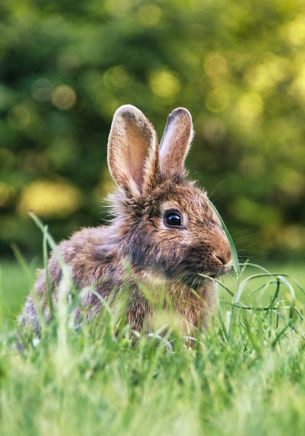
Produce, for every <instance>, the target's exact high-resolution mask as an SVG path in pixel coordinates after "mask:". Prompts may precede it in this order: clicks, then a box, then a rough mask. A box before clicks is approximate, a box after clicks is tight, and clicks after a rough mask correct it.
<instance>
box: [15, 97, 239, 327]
mask: <svg viewBox="0 0 305 436" xmlns="http://www.w3.org/2000/svg"><path fill="white" fill-rule="evenodd" d="M192 135H193V127H192V119H191V115H190V113H189V112H188V111H187V110H186V109H183V108H178V109H175V110H174V111H173V112H172V113H171V114H170V115H169V117H168V121H167V125H166V128H165V132H164V135H163V138H162V140H161V144H160V146H158V143H157V136H156V133H155V130H154V128H153V127H152V125H151V124H150V122H149V121H148V120H147V119H146V117H145V116H144V115H143V114H142V112H141V111H139V109H137V108H135V107H133V106H131V105H125V106H122V107H121V108H119V109H118V110H117V112H116V113H115V115H114V119H113V123H112V127H111V131H110V135H109V142H108V165H109V169H110V172H111V175H112V177H113V179H114V180H115V182H116V183H117V185H118V188H117V190H116V192H115V193H114V194H112V195H111V197H110V201H111V204H112V210H113V214H114V219H113V221H112V223H111V224H110V225H109V226H101V227H96V228H85V229H82V230H80V231H78V232H76V233H75V234H74V235H72V237H71V238H70V239H69V240H67V241H63V242H62V243H61V244H60V250H61V253H62V256H63V258H64V260H65V262H66V263H67V264H69V265H70V266H71V268H72V276H73V281H74V283H75V285H76V287H77V289H79V290H81V289H83V288H85V287H90V286H91V287H93V288H94V289H95V290H96V292H97V293H98V294H99V295H101V296H102V297H103V298H107V297H109V295H110V294H111V293H112V292H114V291H115V290H118V289H120V287H121V286H122V285H123V283H124V281H125V280H126V271H125V268H124V265H125V264H126V261H127V260H128V261H129V262H130V265H131V271H132V275H129V278H128V282H129V294H128V304H127V314H126V315H127V319H128V322H129V323H130V324H131V326H132V327H133V328H134V329H135V330H138V331H140V330H141V329H143V328H145V329H146V330H148V329H149V326H150V322H151V320H152V318H153V314H154V310H153V306H152V305H151V303H150V302H149V301H148V300H147V299H146V298H145V296H144V295H143V293H142V292H141V290H140V289H139V287H138V285H137V282H138V280H140V281H141V282H142V283H143V284H144V286H146V287H147V289H148V290H149V291H150V292H152V293H153V295H154V296H155V297H156V298H157V299H158V297H160V301H161V300H162V306H163V307H164V308H165V309H166V308H169V307H170V308H172V309H173V310H174V311H175V312H176V313H177V314H178V315H179V316H180V317H181V319H182V320H183V322H184V324H185V327H186V333H192V330H193V328H194V327H195V328H200V329H201V328H203V327H204V326H205V325H206V323H207V321H208V319H209V316H210V314H212V313H213V311H214V308H215V299H216V290H215V286H214V284H213V282H212V281H211V280H205V279H203V278H200V277H199V276H198V273H203V274H207V275H212V276H215V275H218V274H223V273H226V272H227V271H228V270H229V269H230V267H231V263H232V261H231V253H230V248H229V243H228V241H227V238H226V236H225V234H224V232H223V230H222V228H221V224H220V222H219V220H218V217H217V216H216V215H215V213H214V212H213V210H212V209H211V207H210V206H209V202H208V199H207V195H206V193H205V192H204V191H202V190H200V189H199V188H198V187H196V186H195V184H194V182H191V181H189V180H188V179H187V175H186V171H185V168H184V161H185V158H186V155H187V152H188V150H189V148H190V144H191V140H192ZM169 210H176V211H179V213H180V214H181V216H182V221H183V226H181V227H179V228H176V227H172V228H170V227H168V226H167V225H166V223H165V221H164V215H165V213H166V212H167V211H169ZM48 268H49V276H50V281H51V286H52V295H53V299H54V302H55V304H56V295H57V287H58V284H59V282H60V279H61V274H62V273H61V269H60V266H59V264H58V262H57V260H56V258H55V256H54V255H53V256H52V257H51V259H50V261H49V267H48ZM46 294H47V291H46V283H45V274H44V273H43V272H42V273H41V274H40V276H39V278H38V280H37V282H36V285H35V288H34V290H33V292H32V295H30V296H29V297H28V300H27V302H26V305H25V308H24V311H23V314H22V316H21V322H22V324H23V325H25V324H27V325H31V326H32V327H34V328H35V330H39V322H38V317H37V307H36V305H35V302H37V300H38V301H39V302H40V303H39V304H41V308H42V310H43V311H44V312H45V316H46V317H48V309H47V298H46ZM37 296H38V298H37ZM164 297H165V298H164ZM36 304H37V303H36ZM81 305H82V307H83V308H86V309H87V313H89V314H90V316H94V315H96V314H98V313H99V312H100V310H101V302H100V300H99V299H98V297H97V296H96V295H94V294H92V293H91V294H87V295H86V296H85V297H83V299H82V302H81Z"/></svg>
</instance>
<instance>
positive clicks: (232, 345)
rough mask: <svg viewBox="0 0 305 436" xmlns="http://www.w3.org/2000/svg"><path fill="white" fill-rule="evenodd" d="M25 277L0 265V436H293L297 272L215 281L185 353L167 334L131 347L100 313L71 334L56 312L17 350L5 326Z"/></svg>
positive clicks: (298, 384) (302, 280)
mask: <svg viewBox="0 0 305 436" xmlns="http://www.w3.org/2000/svg"><path fill="white" fill-rule="evenodd" d="M35 267H36V265H35V262H33V264H30V265H26V264H23V265H22V264H20V262H19V263H17V262H16V263H8V262H6V263H2V264H1V367H0V369H1V371H0V386H1V394H0V395H1V421H0V434H1V435H3V436H4V435H10V436H11V435H16V436H17V435H31V436H32V435H49V434H52V435H54V436H56V435H76V434H77V435H95V434H96V435H100V434H107V435H121V434H124V435H143V434H146V435H170V434H175V435H183V436H185V435H201V434H204V435H206V434H207V435H214V434H215V435H217V434H221V435H233V434H234V435H245V434H247V435H252V434H255V435H256V436H257V435H267V434H268V435H270V434H272V435H282V434H285V435H287V434H302V433H303V431H304V430H303V429H304V425H305V417H304V408H305V381H304V376H303V373H304V370H305V359H304V317H303V302H304V301H305V297H304V290H303V288H304V287H305V273H304V267H303V265H301V264H294V265H292V264H291V265H272V266H269V268H268V270H271V271H272V273H273V274H271V273H267V272H265V271H264V270H263V269H261V267H255V266H246V267H245V268H244V271H242V274H241V277H240V278H238V279H237V278H236V277H235V275H234V274H233V273H232V274H230V275H229V276H227V277H225V278H224V279H221V280H220V281H219V307H218V313H217V315H216V317H215V319H214V322H213V323H212V325H211V326H210V329H209V331H208V332H207V333H206V334H205V335H203V334H201V335H198V337H196V338H194V341H193V346H192V347H189V343H190V342H189V340H188V341H186V339H185V338H184V337H183V336H182V335H181V334H179V332H178V331H177V330H175V325H172V326H170V328H169V330H168V333H167V334H166V335H165V336H161V335H160V334H159V333H160V332H159V331H157V330H156V331H154V332H152V333H151V334H150V335H149V336H145V335H142V336H141V335H140V337H139V339H138V341H137V343H136V344H134V345H133V344H132V341H131V337H130V329H129V327H128V326H127V325H126V324H124V323H122V322H120V321H119V319H118V315H117V313H116V312H115V311H112V310H111V308H107V310H105V312H104V314H103V316H102V318H101V319H100V320H99V321H98V322H96V323H95V325H86V324H84V326H83V328H82V329H81V330H79V331H76V330H75V329H72V328H71V327H70V326H69V322H68V317H69V311H70V308H69V304H68V303H67V305H66V311H63V312H61V315H60V316H58V317H57V319H56V322H54V323H53V324H51V325H49V326H45V327H44V329H43V332H42V337H41V339H40V341H39V340H38V339H37V338H32V339H27V340H26V342H25V343H24V348H23V350H22V351H21V350H18V348H17V347H16V333H15V332H16V323H15V318H16V315H17V314H18V313H19V311H20V309H21V306H22V303H23V301H24V298H25V295H26V294H27V292H28V290H29V289H30V287H31V285H32V283H33V280H34V271H35ZM108 309H109V310H108Z"/></svg>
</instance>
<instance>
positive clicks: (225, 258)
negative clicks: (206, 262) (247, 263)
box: [214, 251, 232, 265]
mask: <svg viewBox="0 0 305 436" xmlns="http://www.w3.org/2000/svg"><path fill="white" fill-rule="evenodd" d="M214 257H215V258H216V259H217V260H218V261H219V262H220V263H222V265H228V264H229V263H230V262H231V261H232V256H231V252H230V251H227V252H226V253H214Z"/></svg>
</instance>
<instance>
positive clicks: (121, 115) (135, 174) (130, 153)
mask: <svg viewBox="0 0 305 436" xmlns="http://www.w3.org/2000/svg"><path fill="white" fill-rule="evenodd" d="M157 152H158V144H157V136H156V132H155V130H154V128H153V126H152V125H151V124H150V122H149V121H148V119H147V118H146V117H145V115H144V114H143V113H142V112H141V111H140V110H139V109H137V108H136V107H135V106H132V105H129V104H127V105H124V106H121V107H120V108H119V109H118V110H117V111H116V113H115V114H114V117H113V121H112V126H111V130H110V135H109V140H108V166H109V170H110V173H111V176H112V178H113V179H114V181H115V182H116V183H117V184H118V185H119V186H120V187H121V188H123V189H125V190H129V191H131V193H133V194H135V195H137V194H140V193H142V192H143V191H144V187H145V186H144V185H145V183H146V180H147V179H148V177H149V174H148V173H149V171H152V165H151V162H152V161H153V160H155V155H156V154H157Z"/></svg>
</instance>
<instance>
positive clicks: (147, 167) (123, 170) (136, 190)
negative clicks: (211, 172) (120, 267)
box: [108, 105, 232, 283]
mask: <svg viewBox="0 0 305 436" xmlns="http://www.w3.org/2000/svg"><path fill="white" fill-rule="evenodd" d="M192 137H193V125H192V117H191V114H190V113H189V111H188V110H187V109H184V108H177V109H175V110H174V111H173V112H171V113H170V115H169V116H168V120H167V124H166V127H165V131H164V134H163V137H162V139H161V142H160V145H158V141H157V135H156V132H155V130H154V128H153V126H152V125H151V123H150V122H149V121H148V120H147V118H146V117H145V116H144V114H143V113H142V112H141V111H140V110H139V109H137V108H136V107H134V106H131V105H124V106H122V107H120V108H119V109H118V110H117V111H116V113H115V115H114V118H113V122H112V127H111V131H110V135H109V142H108V165H109V169H110V173H111V175H112V177H113V179H114V181H115V182H116V184H117V185H118V189H117V191H116V193H115V194H114V195H113V196H112V197H111V201H112V205H113V209H114V213H115V215H116V218H115V219H114V220H115V222H116V223H117V226H118V227H119V229H118V230H117V231H119V232H121V234H123V235H124V237H123V238H122V241H123V242H122V253H123V255H124V256H126V257H128V258H129V259H130V261H131V264H132V266H133V267H134V268H136V269H138V270H141V271H150V272H153V273H155V274H159V275H160V276H161V277H163V278H164V279H165V280H178V279H181V280H183V281H186V282H189V283H190V282H192V283H193V282H194V280H196V277H197V276H198V273H203V274H208V275H211V276H216V275H218V274H223V273H226V272H227V271H228V270H229V269H230V267H231V264H232V260H231V252H230V247H229V242H228V240H227V238H226V236H225V234H224V231H223V229H222V226H221V223H220V221H219V219H218V217H217V215H216V214H215V212H214V210H213V209H212V207H211V206H210V203H209V200H208V197H207V194H206V192H204V191H202V190H201V189H199V188H198V187H197V186H196V185H195V183H194V182H192V181H190V180H188V179H187V173H186V170H185V167H184V163H185V159H186V156H187V153H188V151H189V148H190V145H191V141H192Z"/></svg>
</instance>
